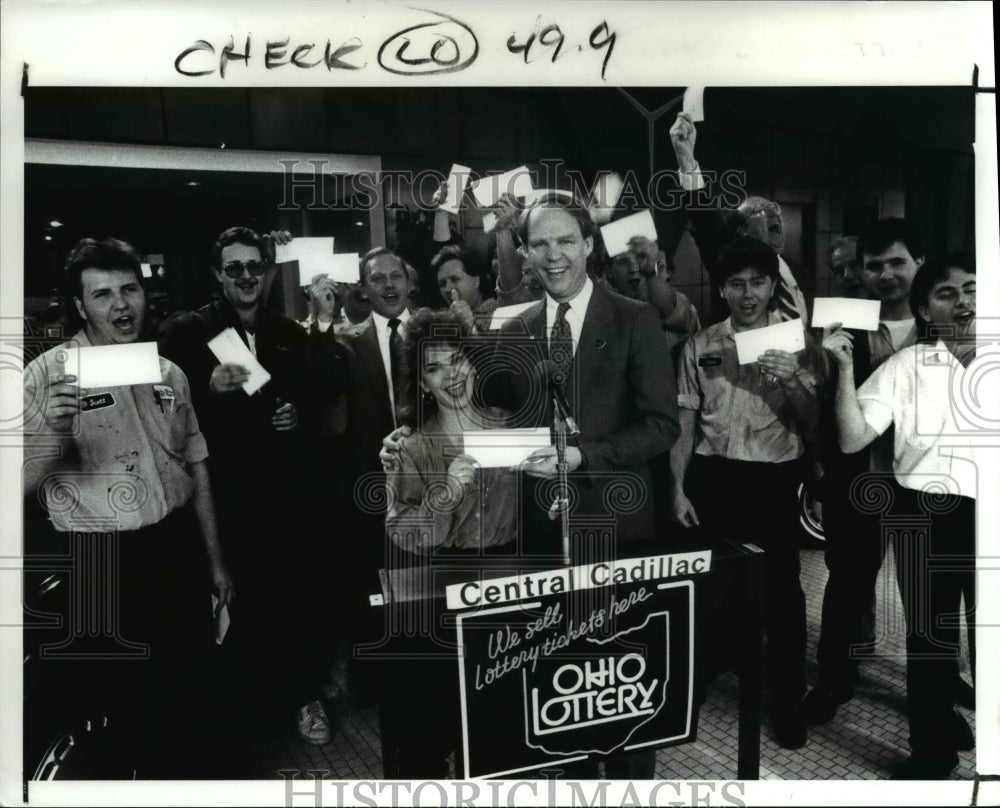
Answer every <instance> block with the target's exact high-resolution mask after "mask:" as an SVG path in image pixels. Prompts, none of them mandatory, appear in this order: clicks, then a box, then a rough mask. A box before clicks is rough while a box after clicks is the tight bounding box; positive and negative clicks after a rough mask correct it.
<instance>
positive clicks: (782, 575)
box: [686, 455, 806, 708]
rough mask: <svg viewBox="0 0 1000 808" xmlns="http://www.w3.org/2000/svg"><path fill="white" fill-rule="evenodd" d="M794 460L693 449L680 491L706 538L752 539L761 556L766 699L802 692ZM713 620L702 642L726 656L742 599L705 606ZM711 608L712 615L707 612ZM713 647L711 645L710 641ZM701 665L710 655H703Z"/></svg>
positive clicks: (786, 699)
mask: <svg viewBox="0 0 1000 808" xmlns="http://www.w3.org/2000/svg"><path fill="white" fill-rule="evenodd" d="M801 481H802V466H801V464H800V462H799V461H797V460H795V461H789V462H787V463H755V462H748V461H742V460H729V459H727V458H722V457H705V456H702V455H695V456H694V457H693V458H692V460H691V465H690V467H689V469H688V474H687V481H686V489H687V495H688V498H689V499H690V500H691V502H692V504H693V505H694V508H695V511H696V513H697V514H698V519H699V521H700V523H701V528H702V532H703V534H705V537H706V539H708V540H709V541H719V540H721V539H723V538H728V539H730V540H733V541H738V542H753V543H754V544H756V545H758V546H759V547H761V548H762V549H763V550H764V551H765V556H764V633H765V635H766V636H767V649H766V652H765V660H766V673H767V683H768V690H769V692H770V694H771V701H772V705H773V706H776V707H779V708H780V707H789V706H793V705H796V704H798V702H799V701H800V700H801V698H802V695H803V693H804V692H805V670H804V666H805V653H806V604H805V595H804V594H803V592H802V586H801V584H800V583H799V571H800V567H799V522H798V518H799V500H798V494H797V491H798V486H799V483H800V482H801ZM707 605H708V608H709V611H710V614H708V615H706V616H705V619H706V620H707V621H708V622H710V623H711V624H712V625H710V626H709V627H708V632H709V635H708V637H707V638H706V640H705V641H703V642H702V646H705V647H706V649H707V653H709V654H712V653H714V654H716V655H719V656H725V649H723V648H720V647H719V646H720V645H722V644H724V643H726V642H727V640H726V636H725V634H726V633H725V628H726V624H727V622H728V623H731V622H732V621H733V617H734V615H735V614H736V613H738V610H739V609H741V605H740V603H738V602H732V601H731V600H720V601H717V602H715V603H714V604H707ZM712 612H714V614H713V613H712ZM713 646H714V647H713ZM701 664H702V665H708V666H711V665H712V664H713V660H712V659H711V658H710V657H709V658H706V657H705V656H702V657H701Z"/></svg>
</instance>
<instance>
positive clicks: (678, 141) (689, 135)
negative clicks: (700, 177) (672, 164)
mask: <svg viewBox="0 0 1000 808" xmlns="http://www.w3.org/2000/svg"><path fill="white" fill-rule="evenodd" d="M697 136H698V130H697V129H695V126H694V121H692V120H691V116H689V115H688V114H687V113H686V112H681V113H678V115H677V120H676V121H674V125H673V126H671V127H670V142H671V143H672V144H673V147H674V154H675V155H676V156H677V167H678V168H680V170H681V171H694V170H695V168H697V166H698V163H697V161H696V160H695V159H694V142H695V139H696V138H697Z"/></svg>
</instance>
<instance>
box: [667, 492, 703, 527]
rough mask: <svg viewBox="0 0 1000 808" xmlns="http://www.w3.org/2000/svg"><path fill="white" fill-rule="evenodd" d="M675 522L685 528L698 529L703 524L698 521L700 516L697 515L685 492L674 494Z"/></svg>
mask: <svg viewBox="0 0 1000 808" xmlns="http://www.w3.org/2000/svg"><path fill="white" fill-rule="evenodd" d="M673 516H674V521H675V522H677V523H678V524H680V525H683V526H684V527H697V526H698V525H700V524H701V523H700V522H699V521H698V514H697V513H695V510H694V505H692V504H691V500H689V499H688V498H687V496H686V495H685V494H684V492H683V491H675V492H674V505H673Z"/></svg>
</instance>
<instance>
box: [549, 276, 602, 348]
mask: <svg viewBox="0 0 1000 808" xmlns="http://www.w3.org/2000/svg"><path fill="white" fill-rule="evenodd" d="M593 294H594V282H593V281H592V280H591V279H590V277H589V276H588V277H587V280H586V281H584V284H583V288H582V289H580V291H579V292H577V293H576V297H574V298H573V299H572V300H570V301H569V309H568V310H567V312H566V322H567V323H568V324H569V329H570V333H571V334H572V335H573V355H574V356H576V346H577V345H579V344H580V334H582V333H583V320H584V318H585V317H586V316H587V306H589V305H590V298H591V295H593ZM558 311H559V303H558V302H557V301H555V300H553V299H552V298H551V297H549V295H548V294H546V295H545V329H546V332H547V336H548V338H549V339H551V338H552V327H553V326H554V325H555V322H556V315H557V313H558Z"/></svg>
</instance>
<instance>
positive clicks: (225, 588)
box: [212, 564, 236, 617]
mask: <svg viewBox="0 0 1000 808" xmlns="http://www.w3.org/2000/svg"><path fill="white" fill-rule="evenodd" d="M212 592H213V593H214V594H215V597H217V598H218V599H219V602H218V603H216V604H215V616H216V617H218V616H219V612H221V611H222V607H223V606H227V605H229V604H230V603H232V602H233V600H234V599H235V598H236V590H235V589H234V588H233V579H232V578H230V577H229V570H227V569H226V567H225V566H224V565H223V564H216V565H214V566H213V567H212Z"/></svg>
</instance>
